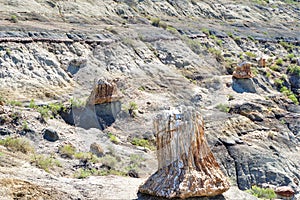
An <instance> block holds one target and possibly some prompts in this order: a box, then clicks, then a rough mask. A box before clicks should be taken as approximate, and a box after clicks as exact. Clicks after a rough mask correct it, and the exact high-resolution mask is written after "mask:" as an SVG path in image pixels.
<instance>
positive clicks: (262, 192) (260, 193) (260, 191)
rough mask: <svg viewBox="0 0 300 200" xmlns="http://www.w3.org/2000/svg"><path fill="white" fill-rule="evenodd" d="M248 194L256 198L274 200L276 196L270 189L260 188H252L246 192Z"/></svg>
mask: <svg viewBox="0 0 300 200" xmlns="http://www.w3.org/2000/svg"><path fill="white" fill-rule="evenodd" d="M247 191H248V192H249V193H250V194H252V195H253V196H255V197H258V198H264V199H274V198H275V197H276V194H275V192H274V190H272V189H270V188H260V187H258V186H252V187H251V190H247Z"/></svg>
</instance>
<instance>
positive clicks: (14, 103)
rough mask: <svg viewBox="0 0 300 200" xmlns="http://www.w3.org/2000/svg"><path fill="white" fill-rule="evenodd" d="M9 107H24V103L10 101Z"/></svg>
mask: <svg viewBox="0 0 300 200" xmlns="http://www.w3.org/2000/svg"><path fill="white" fill-rule="evenodd" d="M7 104H8V105H11V106H19V107H20V106H22V103H21V102H20V101H16V100H10V101H8V102H7Z"/></svg>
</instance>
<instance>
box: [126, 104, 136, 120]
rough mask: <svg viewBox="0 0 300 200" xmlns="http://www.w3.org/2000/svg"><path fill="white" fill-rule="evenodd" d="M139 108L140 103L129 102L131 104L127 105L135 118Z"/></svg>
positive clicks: (130, 113)
mask: <svg viewBox="0 0 300 200" xmlns="http://www.w3.org/2000/svg"><path fill="white" fill-rule="evenodd" d="M137 109H138V105H137V103H135V102H129V105H128V107H127V110H128V113H129V115H130V116H131V117H132V118H134V117H136V113H135V111H136V110H137Z"/></svg>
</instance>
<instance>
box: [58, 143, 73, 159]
mask: <svg viewBox="0 0 300 200" xmlns="http://www.w3.org/2000/svg"><path fill="white" fill-rule="evenodd" d="M75 152H76V148H75V147H74V146H73V145H71V144H66V145H63V146H61V147H59V153H60V154H61V155H62V156H63V157H67V158H73V157H74V155H75Z"/></svg>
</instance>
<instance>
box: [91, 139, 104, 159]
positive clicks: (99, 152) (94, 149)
mask: <svg viewBox="0 0 300 200" xmlns="http://www.w3.org/2000/svg"><path fill="white" fill-rule="evenodd" d="M90 152H91V153H93V154H95V155H96V156H98V157H102V156H103V155H104V150H103V148H102V147H101V146H100V144H98V143H96V142H94V143H92V144H91V145H90Z"/></svg>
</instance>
